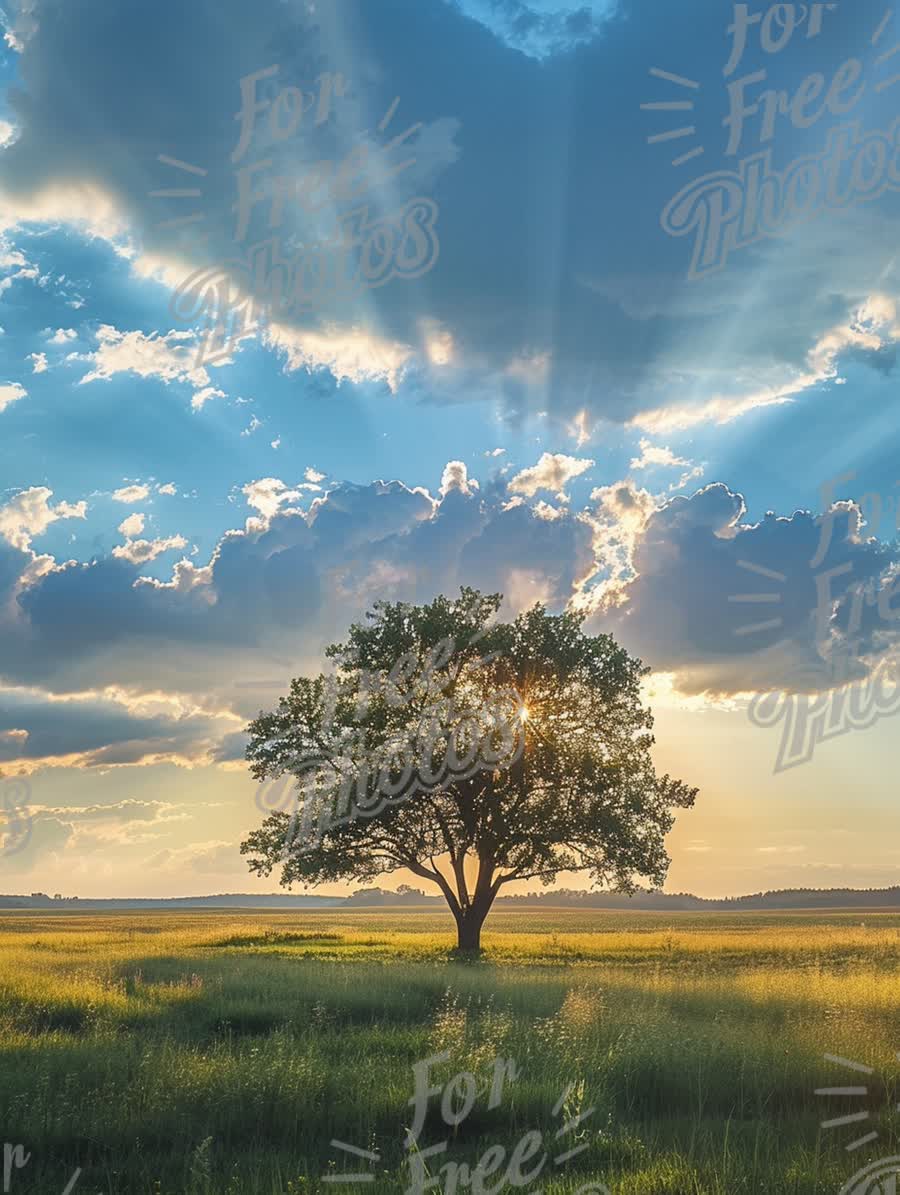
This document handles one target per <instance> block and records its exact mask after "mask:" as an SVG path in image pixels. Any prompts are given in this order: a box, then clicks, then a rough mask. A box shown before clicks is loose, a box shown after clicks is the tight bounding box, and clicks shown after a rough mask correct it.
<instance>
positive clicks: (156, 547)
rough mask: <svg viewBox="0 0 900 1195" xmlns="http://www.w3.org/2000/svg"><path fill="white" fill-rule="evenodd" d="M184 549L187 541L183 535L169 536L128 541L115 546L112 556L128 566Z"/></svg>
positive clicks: (144, 562)
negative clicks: (127, 563) (123, 561)
mask: <svg viewBox="0 0 900 1195" xmlns="http://www.w3.org/2000/svg"><path fill="white" fill-rule="evenodd" d="M186 547H187V540H186V539H185V538H184V536H183V535H170V536H169V537H168V538H167V539H129V540H128V541H127V543H124V544H116V546H115V547H114V548H113V550H112V554H113V556H115V557H116V558H117V559H119V560H127V561H128V562H129V563H130V564H146V563H147V562H148V561H150V560H155V559H156V557H157V556H161V555H162V553H163V552H171V551H173V550H174V549H178V548H186Z"/></svg>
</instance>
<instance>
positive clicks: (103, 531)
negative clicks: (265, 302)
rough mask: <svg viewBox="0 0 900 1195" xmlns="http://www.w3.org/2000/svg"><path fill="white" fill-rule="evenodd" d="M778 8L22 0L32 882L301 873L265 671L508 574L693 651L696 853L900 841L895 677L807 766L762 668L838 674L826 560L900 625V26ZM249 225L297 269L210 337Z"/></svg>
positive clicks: (712, 871) (17, 540) (14, 486)
mask: <svg viewBox="0 0 900 1195" xmlns="http://www.w3.org/2000/svg"><path fill="white" fill-rule="evenodd" d="M739 8H740V6H734V5H726V6H724V7H723V6H722V5H720V4H718V3H714V2H713V0H685V3H682V4H679V5H664V6H661V5H659V4H658V2H657V0H593V2H592V3H583V4H578V3H575V0H570V2H567V3H551V0H530V2H524V0H379V4H378V5H372V4H366V3H363V2H362V0H329V2H328V3H327V4H323V3H320V2H319V0H315V2H306V0H304V2H303V3H300V2H299V0H261V2H260V3H258V4H256V5H255V6H254V7H253V9H252V12H251V10H249V9H248V8H247V6H246V5H245V4H243V3H238V2H237V0H216V2H215V3H213V0H197V2H196V3H194V4H191V5H190V6H185V5H183V4H181V3H176V2H175V0H153V2H150V0H146V2H144V0H142V2H141V3H136V4H131V5H127V6H118V7H115V8H112V9H111V8H110V7H109V6H108V5H104V4H101V3H99V2H94V0H90V2H88V3H85V4H83V5H79V6H77V8H74V7H73V6H71V5H69V4H66V3H65V2H64V0H5V3H4V5H3V27H4V29H5V40H4V42H3V44H2V47H0V144H2V148H0V230H2V240H0V327H2V329H3V331H2V334H0V429H2V432H3V433H4V434H3V435H0V768H2V770H3V773H4V775H5V776H6V777H7V779H9V778H12V777H17V776H27V778H28V782H29V785H30V794H31V795H30V808H31V811H32V824H33V834H32V838H31V841H30V842H29V844H28V845H27V847H26V848H24V849H22V850H21V851H17V852H15V853H9V852H7V853H5V854H0V883H2V884H3V885H5V887H6V889H7V890H11V891H12V890H22V889H29V890H30V889H38V888H40V889H43V890H51V891H63V892H69V893H72V892H77V893H79V894H80V895H112V894H122V895H125V894H128V895H157V894H158V895H169V894H175V893H200V892H208V891H225V890H231V891H235V890H254V889H257V890H266V889H270V888H271V887H272V886H273V883H272V881H268V882H264V881H256V880H253V879H251V878H250V877H249V876H248V875H247V874H246V872H245V870H244V865H243V863H242V860H241V858H240V856H239V854H238V852H237V849H236V844H237V842H238V841H239V839H240V838H241V837H242V836H243V835H244V834H245V833H246V832H247V830H249V829H250V828H251V827H252V826H253V825H254V824H256V822H257V821H258V820H259V811H258V809H257V808H256V805H255V803H254V791H255V790H254V785H253V784H252V782H251V781H250V780H249V777H248V775H247V771H246V767H245V765H243V763H242V762H241V755H242V743H243V738H242V727H243V726H244V725H245V724H246V721H247V719H248V718H249V717H250V716H252V715H253V714H254V713H255V712H256V710H257V709H258V707H259V705H260V704H263V703H265V702H267V701H274V699H275V697H277V695H278V691H277V688H272V689H271V690H268V691H267V690H266V689H264V688H257V689H252V688H248V687H247V683H246V682H247V681H248V680H258V679H263V680H266V679H267V678H273V680H276V681H277V678H278V677H279V675H281V674H282V672H283V669H284V661H285V660H287V661H290V662H291V665H292V666H294V667H295V670H297V671H301V670H315V669H317V668H318V667H319V666H320V664H321V662H322V650H323V648H324V646H325V645H326V644H327V643H329V642H331V641H333V640H334V639H335V638H337V637H340V635H341V634H342V632H343V630H344V629H345V628H346V626H347V624H348V623H349V622H350V621H352V620H354V619H356V618H359V617H360V616H361V614H362V613H363V612H364V611H365V610H366V609H367V608H368V607H370V606H371V604H372V602H373V601H375V600H377V599H379V598H385V597H386V598H390V599H394V600H400V599H402V600H416V601H424V600H428V599H429V598H431V597H433V596H434V595H435V594H437V593H441V592H445V593H453V592H454V591H455V590H456V589H457V588H458V587H459V586H460V585H466V584H469V585H475V586H478V587H480V588H484V589H489V590H492V591H493V590H497V591H501V592H503V593H504V595H505V606H504V613H505V614H506V615H511V614H513V613H515V612H517V611H518V610H521V609H524V608H526V607H527V606H529V605H531V604H532V603H533V602H534V601H537V600H541V601H544V602H545V603H546V604H547V605H548V606H550V607H551V608H553V609H554V610H560V609H563V608H565V607H578V608H580V609H583V610H584V611H585V612H586V614H587V625H588V627H589V629H591V630H594V631H600V630H609V631H612V632H613V633H614V634H616V635H617V636H618V637H619V638H620V639H621V640H622V641H623V642H624V643H625V644H626V646H628V647H629V649H631V650H633V651H634V652H636V653H638V654H639V655H641V656H642V658H644V659H645V661H646V662H647V663H648V664H650V665H651V667H652V668H653V670H654V673H653V677H652V682H651V687H652V690H653V696H652V702H653V705H654V709H655V711H656V713H657V739H658V749H657V751H658V758H659V760H660V764H661V766H662V767H663V768H664V769H667V770H670V771H672V772H674V773H675V774H678V775H681V776H683V777H684V779H686V780H688V781H690V782H691V783H692V784H697V785H698V786H699V787H700V789H701V793H700V797H699V800H698V803H697V806H696V808H695V809H694V810H693V811H691V812H690V813H687V814H685V815H683V816H682V817H681V818H679V822H678V825H677V827H676V830H675V831H674V832H673V835H672V839H671V853H672V856H673V866H672V872H671V875H670V882H669V887H670V888H678V889H690V890H693V891H697V892H700V893H706V894H710V895H713V894H715V895H718V894H725V893H738V892H743V891H752V890H756V889H760V888H766V887H786V886H794V885H802V886H832V885H844V884H847V885H851V884H852V885H858V886H874V885H876V884H883V883H893V882H894V881H895V880H896V876H897V863H898V859H897V855H898V851H896V850H892V849H891V847H890V845H889V844H890V842H891V840H892V839H893V838H895V837H896V833H895V832H896V817H895V815H894V813H893V811H892V801H891V796H892V794H891V788H890V783H889V777H890V775H891V772H890V768H889V767H888V751H889V749H890V744H891V743H892V741H893V738H894V734H895V726H896V723H895V722H892V720H891V718H890V717H887V716H886V717H883V718H881V719H880V720H878V721H877V724H875V725H872V726H870V727H868V728H866V727H861V726H856V727H855V728H852V729H851V732H849V733H846V734H842V735H839V736H837V737H835V738H833V739H832V740H830V741H828V742H822V743H819V744H818V746H817V747H816V751H815V753H814V756H813V758H812V760H811V761H810V762H808V763H805V764H804V765H803V766H801V767H796V768H793V769H790V770H788V771H783V772H779V773H775V772H773V767H774V763H775V758H776V755H777V747H778V734H779V731H778V729H777V728H776V729H774V730H768V731H767V730H765V729H762V728H760V727H759V726H755V725H753V724H752V722H751V719H750V717H749V716H748V707H749V706H750V704H751V702H752V700H753V695H754V694H755V693H760V692H762V693H765V692H769V691H773V692H778V691H782V690H786V691H789V692H795V691H800V692H802V693H804V694H806V695H808V696H807V697H806V698H805V700H809V699H824V698H825V697H827V694H828V693H829V691H830V689H831V688H833V686H834V683H835V681H834V675H833V670H830V669H829V667H828V666H827V663H826V662H825V661H823V658H822V655H823V652H822V648H823V624H822V622H821V618H820V616H819V610H820V605H821V596H820V595H821V588H818V589H817V581H816V578H817V576H821V574H822V573H823V572H826V571H828V570H835V572H834V576H833V579H832V581H831V582H830V589H829V590H828V593H827V595H826V596H827V611H826V613H827V619H826V623H825V624H824V632H825V634H826V635H827V638H828V641H829V643H831V644H832V645H833V644H838V645H840V644H841V643H844V642H846V641H847V640H848V639H852V640H853V641H854V642H855V644H856V646H857V651H856V656H855V659H856V662H855V664H854V669H855V672H854V676H855V677H856V678H857V679H858V680H859V681H860V682H863V681H864V680H865V679H866V678H867V677H871V676H873V675H875V674H876V673H877V671H878V669H879V668H883V667H885V666H889V665H891V662H892V661H893V658H894V654H895V651H896V646H897V645H896V630H895V625H894V623H895V620H894V616H893V608H892V605H891V602H890V593H891V590H892V587H893V585H894V584H895V580H896V574H897V572H898V570H900V551H898V547H897V543H896V534H897V523H898V500H900V488H898V482H900V469H898V467H897V466H896V464H895V462H896V459H897V446H898V426H897V424H898V421H897V416H896V401H897V399H896V395H897V365H896V352H897V343H898V340H900V314H898V312H900V307H898V302H900V271H898V265H897V261H896V257H897V255H896V250H895V248H894V246H895V245H896V244H897V243H898V240H897V235H896V233H897V227H896V225H897V217H898V210H897V209H898V194H897V192H898V190H900V168H898V167H897V166H896V165H895V158H896V156H897V155H896V151H895V149H894V147H895V145H900V137H898V135H897V133H896V131H895V130H894V127H893V125H894V122H895V120H896V116H895V113H896V94H900V81H898V80H897V79H895V77H894V76H895V67H896V61H897V59H896V58H895V57H893V56H892V55H891V50H892V49H893V48H894V47H895V46H896V45H897V43H898V40H900V30H898V28H897V22H896V19H895V17H894V16H893V15H892V14H888V15H886V9H885V5H884V4H883V2H882V0H859V2H858V3H857V4H855V5H853V6H851V5H841V6H839V7H836V6H832V5H810V6H808V7H807V8H803V9H802V10H801V7H800V6H797V7H796V9H794V8H793V7H792V6H785V5H772V6H768V7H767V6H765V5H756V4H751V5H750V6H749V8H747V7H746V6H745V7H744V11H746V13H747V15H748V17H749V18H752V19H750V20H749V21H748V23H747V24H746V26H743V25H742V23H741V17H740V12H739ZM801 12H802V19H801ZM757 17H758V18H759V19H758V20H757V19H756V18H757ZM730 25H732V26H733V27H732V28H729V26H730ZM744 35H746V37H745V38H744ZM273 68H274V69H273ZM242 80H243V81H244V83H243V89H242ZM729 89H730V90H729ZM766 92H768V93H769V94H768V98H767V97H766V95H765V93H766ZM660 105H662V106H660ZM729 139H730V142H731V143H729ZM673 163H677V164H673ZM754 180H756V182H755V183H754ZM754 185H756V186H757V187H758V191H757V192H756V195H755V199H754V191H753V188H754ZM242 187H244V195H245V200H244V206H243V208H242V206H241V188H242ZM159 192H163V194H159ZM173 192H174V194H173ZM187 192H196V193H191V194H188V193H187ZM766 205H774V206H768V207H767V206H766ZM242 213H243V215H245V216H246V220H242ZM347 221H350V223H349V224H348V223H346V222H347ZM679 221H680V222H681V223H680V224H679ZM348 227H352V228H362V229H365V230H368V229H375V230H376V231H375V232H373V233H372V239H371V240H367V241H366V244H368V245H369V249H368V250H367V252H369V253H370V254H371V256H370V258H369V259H368V260H369V264H370V266H371V269H372V273H371V275H370V278H371V279H372V280H373V285H371V286H369V287H366V288H363V287H355V288H346V287H345V288H344V289H343V290H335V289H334V288H333V287H332V288H330V289H328V288H325V289H323V287H322V286H321V285H320V283H321V279H322V277H324V272H325V271H328V270H333V269H336V268H345V267H346V263H345V264H344V266H341V265H340V261H341V259H340V258H339V256H338V255H337V253H336V251H335V250H333V249H332V250H329V251H328V252H326V253H324V254H323V253H322V252H321V251H320V250H318V249H316V248H315V247H316V246H320V245H321V244H323V243H325V242H327V243H331V244H332V245H333V244H334V240H335V238H336V237H337V236H338V234H339V232H340V230H341V229H346V228H348ZM379 230H380V231H379ZM676 233H680V235H675V234H676ZM366 235H367V236H368V233H367V234H366ZM379 238H380V239H379ZM266 246H268V249H266ZM385 246H388V247H387V248H386V247H385ZM251 251H257V252H269V253H274V254H275V255H276V258H275V259H276V261H277V260H279V259H281V260H283V261H285V262H291V263H293V264H292V266H291V269H292V270H293V273H285V275H284V277H285V278H286V279H288V278H291V279H294V281H292V282H291V283H290V286H291V287H293V286H294V285H296V286H297V287H298V288H299V289H297V290H296V291H295V290H293V289H290V290H289V291H288V292H286V293H287V294H288V295H289V298H288V299H287V300H286V301H285V302H284V303H283V304H282V306H281V308H280V309H279V310H278V311H277V312H276V313H275V314H273V315H272V318H271V319H270V320H269V321H268V322H266V323H263V324H262V325H260V326H259V327H257V328H255V329H245V334H244V335H240V336H236V337H235V338H234V339H233V341H232V342H231V343H230V345H229V351H228V352H227V353H224V354H221V355H220V356H219V357H218V358H214V359H211V360H203V359H202V356H201V349H202V345H203V342H204V337H205V335H206V330H205V325H204V318H205V317H206V316H208V315H209V309H208V308H203V306H202V305H201V306H199V307H196V306H195V308H194V309H193V312H192V313H189V316H190V317H188V316H186V315H185V312H186V311H187V310H188V308H187V307H186V305H185V302H186V301H185V294H186V284H187V282H188V280H190V279H191V278H196V277H197V276H198V275H199V274H203V275H204V276H207V277H209V278H215V277H219V279H220V280H221V276H222V271H221V263H229V262H230V263H235V262H241V261H243V262H247V261H249V259H250V254H251ZM329 254H330V255H329ZM710 262H711V263H713V264H715V265H716V266H717V268H715V269H707V268H706V264H708V263H710ZM298 263H299V264H298ZM391 263H393V264H391ZM692 263H693V264H692ZM698 263H699V264H698ZM351 265H352V263H351ZM388 267H390V268H389V270H388V273H387V274H385V272H384V271H385V270H386V269H388ZM231 268H233V266H232V267H231ZM378 269H381V270H382V273H381V274H379V273H378ZM216 271H219V272H218V275H217V273H216ZM692 274H694V275H698V276H693V277H692V276H691V275H692ZM234 276H235V277H237V276H238V275H234ZM240 276H241V277H244V275H240ZM297 278H299V279H300V281H297ZM374 281H377V283H378V284H377V285H374ZM304 288H306V289H304ZM210 293H211V292H210ZM310 294H311V295H312V298H311V299H310V300H309V301H305V300H304V301H301V300H300V299H298V298H297V296H298V295H300V296H304V295H310ZM179 296H180V298H179ZM835 503H837V504H838V505H836V506H835V505H834V504H835ZM823 517H824V518H825V520H826V523H827V525H829V526H831V527H832V531H833V534H832V538H831V543H830V545H829V547H828V552H827V554H825V555H824V557H823V559H822V560H821V561H819V562H818V563H817V565H816V566H815V567H813V565H812V563H811V562H812V561H813V559H814V558H815V556H816V552H817V545H818V543H819V537H820V534H821V531H822V527H823V522H822V520H823ZM864 519H865V521H863V520H864ZM748 564H749V565H752V566H753V568H751V569H748V568H747V565H748ZM753 569H755V570H756V572H755V573H754V571H753ZM760 570H766V571H765V572H761V571H760ZM863 583H864V584H865V585H867V586H868V593H869V595H870V599H869V600H866V599H862V598H861V599H859V600H858V601H857V604H856V606H854V598H853V586H854V585H857V584H863ZM773 587H774V588H775V589H776V590H777V597H775V598H773V600H772V601H771V602H769V603H768V604H766V603H763V605H762V606H760V605H757V604H755V603H750V602H747V601H742V600H738V601H735V600H733V599H735V598H738V599H741V598H742V596H743V598H746V596H747V595H748V593H765V592H767V591H769V590H771V589H772V588H773ZM879 594H883V600H882V602H881V604H879V602H878V595H879ZM775 606H777V610H773V607H775ZM773 615H777V617H773ZM767 620H768V621H769V622H771V623H773V624H774V623H777V625H771V626H769V627H767V628H766V629H761V630H756V631H749V632H748V631H747V630H746V628H747V627H748V626H752V625H753V624H754V623H755V622H757V623H763V622H766V621H767ZM817 708H818V707H817ZM862 720H864V719H862ZM400 878H403V879H408V878H409V877H400ZM564 882H572V881H571V879H570V878H567V877H564Z"/></svg>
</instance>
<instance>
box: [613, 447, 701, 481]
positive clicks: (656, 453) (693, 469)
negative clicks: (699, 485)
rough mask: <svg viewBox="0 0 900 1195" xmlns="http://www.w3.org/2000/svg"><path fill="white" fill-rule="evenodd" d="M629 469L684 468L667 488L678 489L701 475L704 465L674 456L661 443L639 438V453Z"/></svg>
mask: <svg viewBox="0 0 900 1195" xmlns="http://www.w3.org/2000/svg"><path fill="white" fill-rule="evenodd" d="M629 468H631V469H684V470H685V472H684V473H682V475H681V477H680V478H679V479H678V481H676V482H673V483H672V485H670V486H669V490H670V491H671V490H680V489H681V487H682V486H684V485H687V483H688V482H689V481H693V480H694V479H695V478H697V477H702V476H703V472H704V469H705V466H704V465H695V464H694V462H693V461H688V460H685V459H684V457H680V456H676V455H675V453H674V452H673V451H672V449H671V448H666V447H665V446H664V445H662V444H651V442H650V441H649V440H647V439H642V440H641V455H640V456H637V457H634V458H633V459H632V461H631V465H630V466H629Z"/></svg>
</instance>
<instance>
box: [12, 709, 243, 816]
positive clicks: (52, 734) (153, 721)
mask: <svg viewBox="0 0 900 1195" xmlns="http://www.w3.org/2000/svg"><path fill="white" fill-rule="evenodd" d="M238 725H240V719H238V718H237V717H236V716H235V715H234V714H231V713H229V712H227V711H209V710H207V709H204V708H203V707H202V706H201V705H198V704H194V703H185V702H178V701H177V700H172V699H170V698H165V697H162V696H158V697H157V698H155V699H154V698H152V697H149V698H148V697H145V698H136V697H134V696H132V695H129V694H127V693H125V692H122V691H119V690H116V689H113V688H110V689H107V690H106V691H100V692H87V693H77V694H68V695H66V694H57V693H53V692H51V691H48V690H45V689H40V688H35V687H23V686H5V687H4V686H0V763H8V764H11V763H15V764H16V766H17V768H18V769H19V770H23V769H24V771H25V772H32V771H34V770H35V769H36V768H38V767H48V766H55V767H60V766H69V767H72V766H74V767H98V766H114V765H116V764H134V763H141V762H147V763H150V762H173V763H178V764H181V765H187V764H190V763H192V762H202V761H205V760H207V759H208V758H209V757H210V754H211V752H212V751H213V750H214V747H215V744H216V743H217V742H218V740H219V738H220V737H221V736H222V735H225V734H228V733H232V732H233V731H234V730H235V729H236V727H237V726H238ZM154 804H155V803H154ZM124 807H125V808H126V809H127V810H128V811H129V812H130V813H131V814H132V815H134V816H138V815H139V814H140V811H141V810H142V809H146V808H147V806H146V805H145V804H143V803H137V802H135V803H131V802H127V803H125V806H124ZM91 808H95V809H96V812H95V813H93V814H90V813H89V812H88V811H87V810H83V811H82V812H81V817H82V818H85V817H94V818H99V817H101V816H102V813H101V812H100V807H91ZM47 813H48V816H49V815H51V814H52V815H53V816H57V817H59V818H60V819H61V820H71V819H69V818H67V817H66V815H65V814H64V811H61V810H49V811H47Z"/></svg>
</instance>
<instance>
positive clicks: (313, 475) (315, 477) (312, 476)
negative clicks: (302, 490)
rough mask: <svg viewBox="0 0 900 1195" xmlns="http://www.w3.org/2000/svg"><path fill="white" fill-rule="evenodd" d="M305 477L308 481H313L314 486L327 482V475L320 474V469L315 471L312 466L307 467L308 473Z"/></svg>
mask: <svg viewBox="0 0 900 1195" xmlns="http://www.w3.org/2000/svg"><path fill="white" fill-rule="evenodd" d="M303 476H304V477H305V478H306V480H307V481H311V482H313V483H314V484H315V483H316V482H318V481H324V480H325V474H324V473H320V472H319V470H318V469H314V468H313V467H312V465H308V466H307V468H306V471H305V472H304V474H303Z"/></svg>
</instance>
